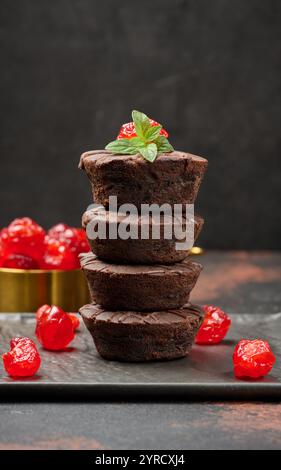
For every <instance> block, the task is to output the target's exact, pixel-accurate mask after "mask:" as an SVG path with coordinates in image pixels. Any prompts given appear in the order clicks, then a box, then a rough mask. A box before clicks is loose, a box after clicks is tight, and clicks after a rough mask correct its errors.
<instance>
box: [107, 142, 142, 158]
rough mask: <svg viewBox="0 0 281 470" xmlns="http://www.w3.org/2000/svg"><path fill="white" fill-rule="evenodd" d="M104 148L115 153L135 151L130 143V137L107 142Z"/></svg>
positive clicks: (132, 152)
mask: <svg viewBox="0 0 281 470" xmlns="http://www.w3.org/2000/svg"><path fill="white" fill-rule="evenodd" d="M105 148H106V150H110V151H111V152H112V153H115V154H118V153H119V154H122V155H134V154H135V153H137V150H136V147H135V146H134V145H132V144H131V139H120V140H114V141H113V142H110V143H109V144H107V146H106V147H105Z"/></svg>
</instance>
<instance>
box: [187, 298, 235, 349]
mask: <svg viewBox="0 0 281 470" xmlns="http://www.w3.org/2000/svg"><path fill="white" fill-rule="evenodd" d="M203 309H204V311H205V317H204V320H203V323H202V325H201V327H200V328H199V331H198V333H197V336H196V338H195V342H196V343H197V344H217V343H220V342H221V341H222V340H223V338H224V337H225V336H226V334H227V332H228V330H229V327H230V325H231V319H230V318H229V316H228V315H227V314H226V313H225V312H223V311H222V310H221V309H220V308H219V307H215V306H213V305H204V306H203Z"/></svg>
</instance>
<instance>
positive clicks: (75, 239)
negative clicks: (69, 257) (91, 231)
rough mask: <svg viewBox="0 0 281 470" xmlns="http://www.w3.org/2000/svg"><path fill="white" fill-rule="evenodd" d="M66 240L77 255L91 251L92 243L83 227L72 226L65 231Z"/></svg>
mask: <svg viewBox="0 0 281 470" xmlns="http://www.w3.org/2000/svg"><path fill="white" fill-rule="evenodd" d="M64 240H65V242H66V243H67V244H68V245H69V246H70V248H71V251H72V252H73V253H75V254H76V255H79V254H80V253H87V252H88V251H90V245H89V242H88V240H87V236H86V232H85V230H84V229H83V228H74V227H70V228H69V229H67V230H66V231H65V232H64Z"/></svg>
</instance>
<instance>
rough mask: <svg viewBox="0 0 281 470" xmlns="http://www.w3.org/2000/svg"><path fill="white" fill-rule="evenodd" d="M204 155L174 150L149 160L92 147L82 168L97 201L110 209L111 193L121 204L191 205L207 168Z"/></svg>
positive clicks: (81, 165) (83, 157) (83, 155)
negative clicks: (151, 160) (199, 155)
mask: <svg viewBox="0 0 281 470" xmlns="http://www.w3.org/2000/svg"><path fill="white" fill-rule="evenodd" d="M207 165H208V161H207V160H206V159H205V158H202V157H198V156H196V155H191V154H190V153H186V152H181V151H173V152H167V153H161V154H160V155H159V156H158V158H157V159H156V160H155V161H154V162H153V163H150V162H148V161H146V160H144V159H143V158H142V157H141V155H139V154H136V155H115V154H113V153H111V152H110V151H108V150H93V151H89V152H85V153H83V154H82V155H81V159H80V163H79V168H82V169H83V170H85V171H86V173H87V176H88V177H89V179H90V181H91V184H92V191H93V199H94V202H95V203H98V204H102V205H103V206H104V207H106V208H108V204H109V196H117V204H118V207H119V206H120V205H122V204H127V203H131V204H134V205H135V206H136V207H137V208H138V209H140V208H141V204H159V205H162V204H165V203H168V204H192V203H194V202H195V199H196V196H197V193H198V190H199V187H200V184H201V181H202V179H203V176H204V173H205V171H206V169H207Z"/></svg>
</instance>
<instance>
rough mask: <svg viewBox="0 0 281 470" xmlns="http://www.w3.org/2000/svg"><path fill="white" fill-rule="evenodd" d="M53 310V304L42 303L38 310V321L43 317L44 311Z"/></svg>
mask: <svg viewBox="0 0 281 470" xmlns="http://www.w3.org/2000/svg"><path fill="white" fill-rule="evenodd" d="M50 310H51V306H50V305H48V304H45V305H42V306H41V307H39V308H38V310H37V312H36V321H38V320H40V318H41V317H42V315H43V313H46V312H47V313H49V312H50Z"/></svg>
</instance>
